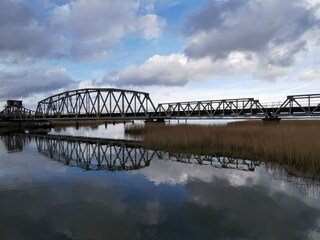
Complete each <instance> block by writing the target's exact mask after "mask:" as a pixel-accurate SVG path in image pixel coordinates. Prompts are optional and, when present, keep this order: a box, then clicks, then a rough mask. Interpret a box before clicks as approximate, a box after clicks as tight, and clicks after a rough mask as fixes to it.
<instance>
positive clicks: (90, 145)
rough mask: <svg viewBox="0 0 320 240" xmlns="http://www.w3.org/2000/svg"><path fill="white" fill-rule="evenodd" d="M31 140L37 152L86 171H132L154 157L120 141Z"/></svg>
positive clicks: (143, 165) (87, 139)
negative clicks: (33, 141)
mask: <svg viewBox="0 0 320 240" xmlns="http://www.w3.org/2000/svg"><path fill="white" fill-rule="evenodd" d="M35 141H36V145H37V149H38V151H39V152H40V153H42V154H44V155H46V156H48V157H50V158H52V159H54V160H56V161H58V162H62V163H63V164H65V165H68V166H76V167H80V168H83V169H86V170H109V171H122V170H125V171H128V170H136V169H140V168H144V167H147V166H149V165H150V162H151V160H152V158H153V157H154V154H155V153H154V152H153V151H148V150H145V149H144V148H142V147H139V146H138V145H136V144H133V143H131V144H129V143H128V142H127V141H121V140H118V141H117V140H106V139H94V138H80V137H63V136H52V135H47V136H40V135H39V136H36V137H35Z"/></svg>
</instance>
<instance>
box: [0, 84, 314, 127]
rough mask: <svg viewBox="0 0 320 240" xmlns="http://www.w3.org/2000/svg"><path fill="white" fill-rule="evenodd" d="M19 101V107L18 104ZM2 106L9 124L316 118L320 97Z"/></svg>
mask: <svg viewBox="0 0 320 240" xmlns="http://www.w3.org/2000/svg"><path fill="white" fill-rule="evenodd" d="M20 102H21V104H20ZM13 103H17V104H12V100H11V101H8V105H7V106H6V107H5V109H4V110H3V111H1V113H0V118H1V119H4V120H9V121H52V120H76V121H81V120H98V119H100V120H123V121H126V120H147V121H164V120H168V119H233V118H239V119H250V118H258V119H279V118H286V117H293V118H294V117H300V118H307V117H320V94H304V95H290V96H287V98H286V99H285V100H284V101H283V103H282V104H280V105H278V106H268V105H264V104H262V103H261V102H260V101H259V100H258V99H255V98H234V99H220V100H205V101H204V100H200V101H187V102H171V103H160V104H158V105H155V104H154V103H153V102H152V100H151V98H150V95H149V93H146V92H139V91H131V90H124V89H114V88H85V89H76V90H72V91H66V92H62V93H59V94H55V95H52V96H50V97H47V98H45V99H43V100H41V101H39V102H38V104H37V108H36V109H35V110H31V109H27V108H25V107H24V106H23V105H22V101H14V100H13Z"/></svg>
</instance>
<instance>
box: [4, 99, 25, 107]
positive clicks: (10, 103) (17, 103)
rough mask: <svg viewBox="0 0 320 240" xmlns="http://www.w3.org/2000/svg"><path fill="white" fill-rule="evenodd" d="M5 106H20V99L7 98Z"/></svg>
mask: <svg viewBox="0 0 320 240" xmlns="http://www.w3.org/2000/svg"><path fill="white" fill-rule="evenodd" d="M7 107H9V108H12V107H14V108H22V101H21V100H8V101H7Z"/></svg>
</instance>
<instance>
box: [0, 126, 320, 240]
mask: <svg viewBox="0 0 320 240" xmlns="http://www.w3.org/2000/svg"><path fill="white" fill-rule="evenodd" d="M57 135H60V136H57ZM67 135H68V136H73V137H61V136H67ZM75 136H81V137H75ZM89 137H91V138H89ZM100 138H108V139H123V138H125V139H131V138H130V136H125V135H124V129H123V125H121V124H120V125H115V126H112V125H110V126H109V125H108V127H107V129H106V128H105V126H104V125H100V126H98V127H95V128H91V127H80V129H78V130H77V129H75V128H70V127H69V128H60V129H54V130H52V131H51V132H50V133H49V135H47V136H43V135H37V134H31V133H30V134H17V133H15V134H13V133H10V134H2V135H0V239H1V240H11V239H12V240H23V239H31V240H36V239H39V240H40V239H41V240H44V239H50V240H51V239H53V240H54V239H77V240H82V239H83V240H85V239H92V240H95V239H97V240H99V239H101V240H104V239H122V240H123V239H166V240H169V239H268V240H269V239H281V240H283V239H290V240H291V239H303V240H305V239H320V183H319V182H316V181H311V180H308V179H303V178H299V177H294V176H290V175H288V174H287V173H286V171H285V170H283V169H281V168H276V167H272V166H266V165H265V164H264V163H259V162H254V161H250V160H243V159H228V158H224V157H223V156H213V157H212V156H211V157H208V156H192V155H188V156H187V155H184V156H182V155H178V154H175V153H165V152H155V151H153V150H148V149H143V148H142V147H140V146H139V144H137V143H130V142H128V141H119V140H103V139H100Z"/></svg>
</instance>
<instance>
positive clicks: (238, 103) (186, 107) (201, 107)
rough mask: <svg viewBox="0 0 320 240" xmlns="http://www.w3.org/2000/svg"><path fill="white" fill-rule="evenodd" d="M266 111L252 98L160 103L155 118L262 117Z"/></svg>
mask: <svg viewBox="0 0 320 240" xmlns="http://www.w3.org/2000/svg"><path fill="white" fill-rule="evenodd" d="M266 115H267V111H266V109H265V108H264V107H263V106H262V105H261V104H260V102H259V100H255V99H253V98H239V99H223V100H209V101H191V102H176V103H160V104H159V105H158V107H157V109H156V112H155V113H154V115H153V117H155V118H225V117H229V118H237V117H252V116H256V117H264V116H266Z"/></svg>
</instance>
